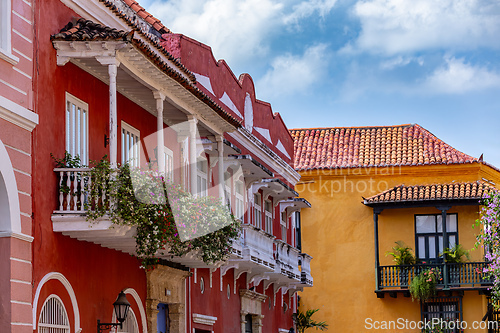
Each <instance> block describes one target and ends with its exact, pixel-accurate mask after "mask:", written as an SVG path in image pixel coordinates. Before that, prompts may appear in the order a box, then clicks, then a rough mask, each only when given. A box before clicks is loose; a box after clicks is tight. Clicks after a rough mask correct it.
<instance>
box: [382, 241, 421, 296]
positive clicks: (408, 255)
mask: <svg viewBox="0 0 500 333" xmlns="http://www.w3.org/2000/svg"><path fill="white" fill-rule="evenodd" d="M395 244H396V245H395V246H393V247H392V251H387V252H386V254H385V255H386V256H388V255H391V256H392V257H393V260H392V261H394V262H395V263H396V265H398V266H404V265H415V263H416V259H415V256H414V255H413V253H412V248H411V247H409V246H407V245H406V244H405V243H404V242H403V241H401V240H399V241H397V242H395ZM398 271H399V283H400V285H401V286H402V287H405V286H407V285H408V276H409V274H408V273H409V267H398Z"/></svg>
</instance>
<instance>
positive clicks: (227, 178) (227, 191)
mask: <svg viewBox="0 0 500 333" xmlns="http://www.w3.org/2000/svg"><path fill="white" fill-rule="evenodd" d="M224 197H225V198H226V205H227V206H228V208H229V210H231V209H232V207H233V206H232V205H233V203H232V198H231V174H230V173H229V172H224Z"/></svg>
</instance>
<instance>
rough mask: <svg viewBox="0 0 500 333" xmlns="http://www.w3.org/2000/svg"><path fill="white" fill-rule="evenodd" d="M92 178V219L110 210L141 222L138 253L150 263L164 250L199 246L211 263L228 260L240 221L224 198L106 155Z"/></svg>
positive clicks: (125, 220) (123, 220)
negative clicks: (112, 163)
mask: <svg viewBox="0 0 500 333" xmlns="http://www.w3.org/2000/svg"><path fill="white" fill-rule="evenodd" d="M90 179H91V183H90V186H89V188H88V199H87V203H86V209H87V210H88V213H87V220H90V221H96V220H97V219H98V218H101V217H103V216H104V215H107V216H108V217H109V218H110V219H111V221H112V222H113V223H115V224H118V225H129V226H135V227H136V229H137V233H136V236H135V239H136V253H137V255H138V257H139V258H141V260H142V263H143V266H145V267H146V268H148V269H149V268H153V267H154V265H155V264H157V263H158V259H157V257H158V254H167V253H168V254H172V255H175V256H182V255H184V254H186V253H188V252H193V253H196V255H197V256H198V257H199V258H200V259H201V260H203V261H204V262H206V263H209V264H212V263H215V262H218V261H222V260H225V259H227V257H228V256H229V253H230V249H231V245H232V242H233V239H235V238H237V236H238V235H239V232H240V225H239V223H238V222H237V221H236V220H235V219H234V217H233V216H232V214H230V212H229V210H228V209H227V207H226V206H225V205H224V204H223V203H222V202H221V201H220V200H219V199H216V198H213V197H196V196H193V195H191V194H190V193H188V192H186V191H184V190H183V189H182V188H181V187H180V186H179V185H177V184H173V183H171V182H168V181H165V180H164V178H163V176H162V175H161V174H158V173H157V172H153V171H150V170H148V171H144V170H140V169H131V168H130V167H129V166H128V165H127V164H125V165H123V166H120V167H118V168H117V169H111V167H110V164H109V162H108V161H106V160H105V159H102V160H101V161H99V162H97V163H95V165H94V167H93V168H92V169H91V171H90ZM176 222H177V224H176Z"/></svg>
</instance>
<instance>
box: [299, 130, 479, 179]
mask: <svg viewBox="0 0 500 333" xmlns="http://www.w3.org/2000/svg"><path fill="white" fill-rule="evenodd" d="M290 133H291V134H292V137H293V139H294V151H295V158H294V163H295V169H296V170H308V169H336V168H359V167H370V166H400V165H401V166H405V165H408V166H410V165H429V164H462V163H473V162H477V161H478V160H477V159H476V158H473V157H471V156H469V155H466V154H464V153H462V152H460V151H458V150H456V149H455V148H453V147H451V146H450V145H448V144H446V143H444V142H443V141H441V140H440V139H438V138H437V137H436V136H434V135H433V134H432V133H431V132H429V131H428V130H426V129H424V128H422V127H420V126H419V125H417V124H412V125H410V124H406V125H398V126H380V127H334V128H302V129H292V130H290Z"/></svg>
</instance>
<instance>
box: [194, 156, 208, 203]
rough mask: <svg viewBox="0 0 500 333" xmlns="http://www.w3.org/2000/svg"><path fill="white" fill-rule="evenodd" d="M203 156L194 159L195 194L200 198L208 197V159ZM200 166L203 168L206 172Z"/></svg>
mask: <svg viewBox="0 0 500 333" xmlns="http://www.w3.org/2000/svg"><path fill="white" fill-rule="evenodd" d="M203 155H204V154H202V155H200V156H198V158H197V159H196V194H197V195H199V196H201V197H205V196H207V195H208V159H207V158H206V157H205V156H203ZM200 166H202V167H205V170H206V171H205V170H203V168H200Z"/></svg>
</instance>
